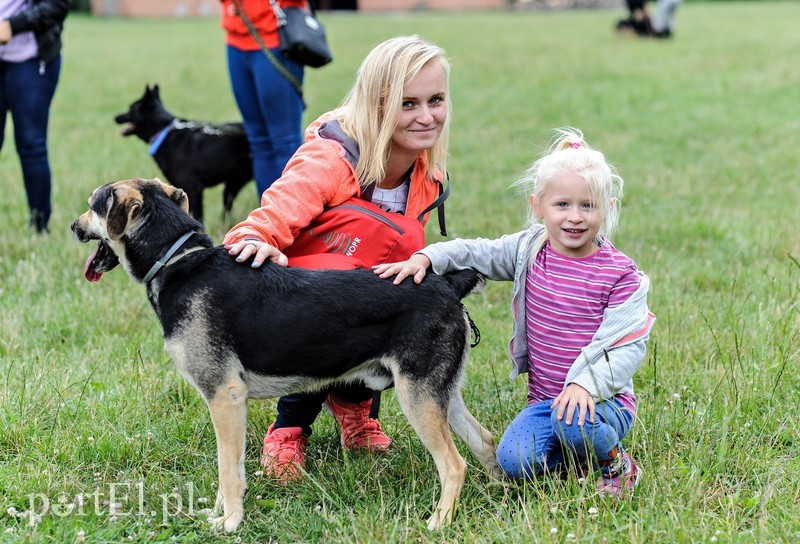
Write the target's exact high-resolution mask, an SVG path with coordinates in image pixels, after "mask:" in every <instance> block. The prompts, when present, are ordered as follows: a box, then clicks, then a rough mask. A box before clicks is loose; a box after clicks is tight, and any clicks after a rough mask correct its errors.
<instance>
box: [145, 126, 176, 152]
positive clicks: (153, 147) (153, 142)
mask: <svg viewBox="0 0 800 544" xmlns="http://www.w3.org/2000/svg"><path fill="white" fill-rule="evenodd" d="M173 128H175V121H174V120H173V121H172V122H171V123H170V124H168V125H167V126H166V127H164V128H163V129H161V132H159V133H158V134H156V135H155V136H153V137H152V138H151V139H150V147H149V148H148V150H147V152H148V153H150V154H151V155H155V154H156V152H158V148H159V147H161V144H163V143H164V140H166V139H167V135H168V134H169V133H170V132H171V131H172V129H173Z"/></svg>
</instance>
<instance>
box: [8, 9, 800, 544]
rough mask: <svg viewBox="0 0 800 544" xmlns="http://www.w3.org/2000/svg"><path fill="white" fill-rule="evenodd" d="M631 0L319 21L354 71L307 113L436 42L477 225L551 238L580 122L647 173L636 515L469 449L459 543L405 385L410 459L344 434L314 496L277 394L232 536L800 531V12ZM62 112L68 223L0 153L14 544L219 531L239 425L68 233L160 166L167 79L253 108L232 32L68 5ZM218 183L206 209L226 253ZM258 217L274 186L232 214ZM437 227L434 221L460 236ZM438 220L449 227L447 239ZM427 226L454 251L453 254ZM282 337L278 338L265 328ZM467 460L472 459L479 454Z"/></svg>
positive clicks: (473, 399) (55, 145)
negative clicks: (627, 14) (550, 193)
mask: <svg viewBox="0 0 800 544" xmlns="http://www.w3.org/2000/svg"><path fill="white" fill-rule="evenodd" d="M622 14H623V10H622V8H620V9H619V10H609V11H582V12H524V13H464V14H440V13H427V14H426V13H413V14H403V15H363V16H359V15H355V14H338V13H337V14H330V13H325V14H323V15H322V18H323V21H324V22H325V24H326V27H327V29H328V34H329V37H330V42H331V45H332V48H333V50H334V52H335V56H336V59H335V61H334V63H333V64H331V65H330V66H328V67H325V68H323V69H321V70H317V71H308V73H307V85H306V93H307V101H308V110H307V120H309V121H310V120H312V119H313V118H314V117H315V116H316V115H317V114H319V113H321V112H323V111H326V110H328V109H330V108H332V107H333V106H335V105H336V104H337V103H338V101H339V100H340V98H341V97H342V96H343V94H344V93H345V92H346V90H347V89H348V88H349V86H350V85H351V83H352V80H353V77H354V72H355V69H356V68H357V66H358V64H359V63H360V61H361V59H362V58H363V56H364V55H365V54H366V52H367V51H368V50H369V49H370V48H371V47H372V46H373V45H374V44H375V43H377V42H378V41H381V40H383V39H385V38H387V37H390V36H392V35H397V34H409V33H420V34H421V35H423V36H425V37H426V38H428V39H430V40H433V41H435V42H437V43H439V44H440V45H442V46H443V47H444V48H445V49H446V50H447V51H448V54H449V55H450V57H451V59H452V65H453V72H452V100H453V104H454V106H453V110H454V118H453V131H452V138H451V156H450V162H449V168H450V174H451V177H452V180H453V186H454V192H453V195H452V197H451V198H450V200H449V201H448V204H447V212H448V223H449V227H450V229H451V231H452V232H451V235H453V236H479V235H480V236H492V237H493V236H497V235H500V234H502V233H505V232H512V231H514V230H517V229H518V228H520V227H521V226H522V225H523V223H524V215H525V205H526V198H525V197H524V195H519V194H516V193H515V192H514V191H512V190H509V188H508V187H509V185H510V184H511V183H512V182H513V181H514V180H515V179H516V177H517V176H518V175H519V174H520V173H521V172H522V170H523V169H524V168H525V166H526V165H527V164H528V163H529V162H530V161H532V160H533V159H535V158H536V157H537V156H538V155H539V153H540V152H541V149H542V147H543V146H544V145H545V144H546V142H547V141H548V139H549V138H550V136H551V131H552V129H553V128H555V127H559V126H565V125H570V126H576V127H579V128H581V129H582V130H583V131H584V132H585V134H586V137H587V139H588V141H589V142H590V143H592V144H593V145H595V146H596V147H598V148H600V149H601V150H603V151H604V152H605V153H606V155H607V157H608V158H609V159H610V160H611V161H612V162H613V163H614V164H615V165H616V166H617V168H618V170H619V171H620V173H621V174H622V176H623V177H624V178H625V180H626V182H627V183H626V191H625V198H624V200H623V211H622V217H621V228H620V231H619V234H618V236H617V237H616V239H615V243H616V245H617V246H618V247H619V248H621V249H622V250H623V251H625V252H626V253H627V254H628V255H630V256H632V257H633V258H634V259H636V261H637V262H638V263H639V266H640V267H641V268H642V269H643V270H645V271H646V272H647V273H648V274H649V275H650V277H651V279H652V283H653V288H652V291H651V294H650V304H651V307H652V310H653V311H654V312H655V314H656V315H657V316H658V322H657V323H656V326H655V330H654V334H653V336H652V339H651V342H650V345H649V349H648V356H647V360H646V362H645V364H644V366H643V367H642V370H641V371H640V372H639V374H638V375H637V377H636V382H635V383H636V387H637V394H638V396H639V399H640V400H639V407H640V408H639V412H638V421H637V423H636V425H635V427H634V430H633V432H632V434H631V435H630V436H629V438H627V439H626V445H627V447H628V449H629V450H630V451H631V452H632V453H633V455H634V456H635V457H636V459H637V460H638V461H639V462H640V464H641V465H642V466H643V467H644V470H645V473H644V478H643V480H642V483H641V485H640V487H639V488H638V490H637V494H636V497H635V498H634V499H633V500H631V501H629V502H622V503H615V502H613V501H604V500H602V499H599V498H598V497H597V496H596V495H595V494H594V490H593V487H592V485H589V484H588V483H586V482H580V481H578V480H576V479H569V480H567V481H552V480H538V481H531V482H526V483H519V484H514V483H507V484H503V485H487V484H488V482H487V478H486V476H485V474H484V473H483V472H482V470H481V469H480V468H479V466H478V465H477V463H476V461H475V459H474V458H472V457H471V456H469V454H468V453H467V452H466V450H465V449H464V448H462V449H464V454H465V456H466V458H467V460H468V463H469V464H470V472H469V475H468V480H467V484H466V487H465V490H464V493H463V495H462V501H461V504H460V507H459V510H458V514H457V517H456V520H455V522H454V524H453V525H452V527H451V528H448V529H445V530H443V531H441V532H440V533H436V534H431V533H429V532H428V531H427V529H426V528H425V523H424V520H425V519H426V518H427V516H428V515H429V513H430V510H431V507H432V505H433V501H434V498H435V497H436V495H437V494H438V491H439V490H438V484H436V478H435V468H434V466H433V464H432V462H431V460H430V457H429V455H428V454H427V452H426V451H425V449H424V448H423V447H422V445H421V444H420V442H419V441H418V439H417V438H416V437H415V436H414V433H413V431H412V430H411V429H410V428H409V427H408V425H407V424H406V422H405V420H404V418H403V417H402V414H401V413H400V411H399V409H398V407H397V403H396V402H395V400H394V398H393V395H392V394H391V393H389V394H387V395H385V399H386V400H385V403H384V408H383V412H382V421H383V423H384V427H385V428H386V429H387V431H388V433H389V434H390V435H391V436H392V437H394V439H395V447H394V449H393V452H392V453H391V455H389V456H388V457H386V458H380V459H376V458H372V457H369V456H352V455H346V454H344V453H343V452H342V450H341V448H340V446H339V443H338V435H337V431H336V427H335V424H334V422H333V420H332V418H330V417H329V416H327V415H324V416H322V417H320V419H319V420H318V422H317V424H316V425H315V433H314V435H313V437H312V439H311V444H310V447H309V471H310V474H309V477H308V478H307V479H306V480H305V481H304V482H302V483H300V484H297V485H292V486H289V487H280V486H277V485H275V484H273V483H270V482H269V481H266V480H264V479H263V478H259V477H258V475H257V474H256V473H257V471H258V470H259V464H258V459H259V455H260V446H261V439H262V437H263V433H264V431H265V429H266V426H267V425H268V424H269V422H270V421H272V418H273V417H274V406H275V404H274V401H263V402H262V401H258V402H252V403H251V409H250V416H249V426H248V442H247V447H248V449H247V465H246V466H247V472H248V477H249V482H250V488H249V491H248V494H247V497H246V504H245V507H246V517H245V521H244V523H243V525H242V526H241V528H240V530H239V532H238V533H237V534H236V535H223V536H219V537H218V538H219V541H221V542H261V543H267V542H324V543H343V544H344V543H347V544H350V543H365V544H366V543H372V542H448V543H449V542H459V543H460V542H475V543H483V542H496V543H506V542H508V543H529V542H609V543H611V542H619V541H627V542H659V543H660V542H796V541H797V540H798V539H800V521H798V515H797V506H796V503H797V501H798V497H799V496H800V478H798V475H799V474H800V455H799V454H800V431H798V427H797V424H796V419H795V418H796V412H795V411H796V410H797V408H798V406H799V405H800V393H799V392H800V378H798V375H799V373H798V359H800V315H799V314H798V300H799V298H798V295H799V294H800V261H798V259H800V227H799V226H798V217H800V215H798V212H797V209H798V204H799V203H800V183H798V173H799V172H800V154H799V153H798V151H797V150H798V147H800V100H798V91H797V89H798V88H800V63H798V62H797V59H798V51H800V33H799V32H798V31H797V21H798V20H800V4H798V3H796V2H775V3H773V2H757V3H756V2H733V3H723V2H719V3H709V4H704V3H690V4H686V5H684V6H682V7H681V9H680V13H679V15H678V27H677V33H676V37H675V39H674V40H670V41H658V42H656V41H639V40H635V39H631V38H627V37H621V36H616V35H614V33H613V32H612V25H613V22H614V20H615V19H616V18H618V17H620V16H622ZM64 41H65V50H64V62H63V72H62V78H61V82H60V85H59V89H58V92H57V95H56V99H55V104H54V107H53V111H52V119H51V135H50V158H51V166H52V169H53V172H54V197H53V201H54V208H55V212H54V215H53V219H52V221H51V225H50V228H51V233H50V234H49V235H48V236H37V235H35V234H33V233H32V232H31V231H30V230H29V229H28V228H27V224H26V223H27V210H26V205H25V196H24V191H23V189H22V182H21V176H20V172H19V166H18V162H17V158H16V155H15V152H14V148H13V138H12V132H11V127H10V123H8V125H9V126H7V127H6V142H5V148H4V149H3V152H2V155H0V183H2V190H3V192H4V193H5V195H6V196H5V197H4V198H3V199H2V201H0V216H1V217H2V218H3V222H2V226H1V227H0V357H1V358H2V366H0V428H1V429H2V432H0V507H1V508H2V509H1V510H0V531H4V533H2V534H0V541H2V542H33V543H39V542H58V543H62V542H76V541H86V542H151V541H156V540H167V541H180V542H206V541H209V540H210V539H211V538H212V537H213V536H214V535H213V534H212V533H211V532H210V531H209V529H208V527H207V524H206V522H205V516H204V515H203V510H204V509H206V508H209V507H210V506H211V504H212V503H213V500H214V497H215V495H216V488H215V485H216V483H215V482H216V450H215V444H214V433H213V429H212V427H211V424H210V421H209V417H208V414H207V411H206V408H205V406H204V404H203V402H202V400H201V398H200V396H199V395H198V394H197V393H196V392H195V391H194V389H193V388H192V387H191V386H190V385H188V384H187V383H185V382H184V381H183V380H182V378H181V377H180V376H179V375H178V373H177V372H176V370H175V369H174V367H173V364H172V363H171V361H170V360H169V358H168V357H167V355H166V353H165V352H164V350H163V346H162V337H161V331H160V327H159V325H158V322H157V320H156V318H155V316H154V315H153V313H152V311H151V309H150V307H149V304H148V302H147V300H146V297H145V295H144V290H143V288H142V286H140V285H138V284H135V283H133V282H132V281H130V280H129V279H128V277H127V276H126V275H125V273H124V271H123V270H122V269H119V270H117V271H115V272H114V273H111V274H107V275H105V276H104V278H103V280H102V282H100V283H99V284H89V283H88V282H86V281H85V280H84V279H83V277H82V270H83V264H84V261H85V259H86V257H87V255H88V249H87V247H86V246H81V245H80V244H78V243H77V242H76V241H75V240H74V239H73V237H72V235H71V233H70V231H69V228H68V227H69V224H70V222H71V221H72V220H73V219H74V218H75V217H77V216H78V215H79V214H80V213H82V211H83V210H84V209H85V203H86V199H87V197H88V196H89V194H90V193H91V191H92V189H94V188H95V187H97V186H98V185H100V184H102V183H105V182H108V181H113V180H117V179H124V178H129V177H137V176H138V177H153V176H157V175H159V174H160V173H159V172H158V170H157V168H156V165H155V163H154V162H153V161H152V160H151V158H150V157H149V156H148V155H147V151H146V145H145V144H144V143H143V142H140V141H138V140H134V139H123V138H122V137H120V136H119V127H117V126H116V125H114V123H113V116H114V114H116V113H118V112H120V111H122V110H124V109H125V108H126V107H127V105H128V103H129V102H131V101H132V100H133V99H135V98H137V97H138V96H139V95H140V94H141V92H142V90H143V89H144V85H145V84H146V83H156V82H157V83H159V84H160V85H161V95H162V98H163V99H164V100H165V102H166V104H167V107H168V108H169V109H170V110H171V111H173V112H174V113H176V114H179V115H181V116H184V117H188V118H192V119H204V120H214V121H224V120H235V119H237V118H238V117H239V116H238V111H237V110H236V107H235V104H234V103H233V99H232V96H231V92H230V88H229V84H228V80H227V74H226V69H225V59H224V50H223V45H222V31H221V29H220V28H219V27H218V22H217V21H216V20H190V21H141V20H99V19H91V18H88V17H81V16H71V17H70V19H68V21H67V29H66V33H65V36H64ZM220 201H221V190H219V188H216V189H213V190H210V191H207V194H206V205H207V208H206V217H207V228H208V230H209V232H210V233H211V234H212V236H213V237H214V238H215V240H217V241H220V240H221V238H222V236H223V235H224V233H225V232H226V230H227V228H228V225H224V224H222V220H221V203H220ZM255 204H256V195H255V190H254V188H253V187H252V186H249V187H248V188H247V189H245V191H244V192H243V193H242V194H241V195H240V197H239V198H238V200H237V202H236V204H235V208H234V217H237V218H240V217H243V216H244V215H245V214H246V213H247V212H248V211H249V210H250V209H251V208H252V207H253V206H254V205H255ZM433 223H435V221H434V222H433ZM431 226H432V227H433V226H435V225H431ZM434 230H435V229H434V228H430V229H429V231H430V236H429V241H436V240H438V239H440V238H441V237H440V236H439V235H438V234H437V233H436V232H435V231H434ZM509 296H510V286H509V285H505V284H492V285H490V286H489V287H488V288H487V290H486V292H485V294H484V295H480V296H476V297H472V298H471V299H469V300H468V304H467V305H468V307H469V309H470V312H471V314H472V316H473V318H474V319H475V321H476V322H477V323H478V325H479V326H480V328H481V332H482V336H483V341H482V343H481V344H480V346H479V347H477V348H476V349H474V350H473V352H472V356H471V362H470V367H469V372H468V379H467V382H466V384H465V392H464V395H465V399H466V401H467V404H468V405H469V406H470V407H471V409H472V411H473V413H474V414H475V415H476V416H477V417H478V418H479V419H480V420H481V421H482V422H483V423H484V424H485V425H486V426H487V427H488V428H489V429H491V430H492V432H493V433H495V436H496V437H498V438H499V436H500V435H501V434H502V432H503V430H504V428H505V426H506V425H507V424H508V423H509V422H510V420H511V419H512V418H513V416H514V415H515V414H516V413H517V411H518V410H519V409H521V407H522V406H523V404H524V402H525V383H524V380H522V379H520V380H517V381H516V382H510V381H509V380H508V379H507V377H506V376H507V374H508V372H509V370H510V366H509V361H508V356H507V353H506V347H505V346H506V343H507V340H508V336H509V334H510V331H511V317H510V312H509ZM267 333H268V331H265V344H266V342H267V340H266V338H268V334H267ZM459 446H460V447H462V446H463V445H462V444H459Z"/></svg>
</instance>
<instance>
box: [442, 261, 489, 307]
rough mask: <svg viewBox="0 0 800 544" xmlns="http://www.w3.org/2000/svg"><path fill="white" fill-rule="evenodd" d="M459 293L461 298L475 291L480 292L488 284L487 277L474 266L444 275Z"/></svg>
mask: <svg viewBox="0 0 800 544" xmlns="http://www.w3.org/2000/svg"><path fill="white" fill-rule="evenodd" d="M442 277H443V278H444V279H446V280H447V283H449V284H450V287H452V288H453V291H455V292H456V295H458V298H459V300H461V299H462V298H464V297H465V296H467V295H471V294H473V293H480V292H482V291H483V287H484V286H485V285H486V277H485V276H484V275H483V274H481V273H480V272H478V271H477V270H473V269H472V268H467V269H465V270H459V271H457V272H450V273H448V274H445V275H444V276H442Z"/></svg>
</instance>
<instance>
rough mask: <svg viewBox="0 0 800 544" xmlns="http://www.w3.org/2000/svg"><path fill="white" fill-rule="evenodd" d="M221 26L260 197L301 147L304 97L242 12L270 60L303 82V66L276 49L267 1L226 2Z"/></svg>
mask: <svg viewBox="0 0 800 544" xmlns="http://www.w3.org/2000/svg"><path fill="white" fill-rule="evenodd" d="M279 3H280V5H281V6H283V7H307V6H308V4H307V2H306V0H280V2H279ZM222 8H223V9H222V28H223V29H225V43H226V51H227V58H228V75H229V77H230V81H231V89H232V90H233V96H234V98H235V100H236V105H237V106H238V107H239V112H240V113H241V114H242V121H243V123H244V128H245V131H246V132H247V140H248V142H249V143H250V152H251V154H252V156H253V172H254V176H255V178H256V189H257V190H258V194H259V196H260V195H261V193H263V192H264V191H265V190H266V189H267V188H268V187H269V186H270V185H271V184H272V182H274V181H275V180H276V179H278V178H279V177H280V176H281V172H282V171H283V168H284V166H286V162H287V161H288V160H289V158H290V157H291V156H292V154H293V153H294V152H295V151H297V148H298V147H300V144H302V143H303V124H302V123H303V99H302V98H301V96H300V94H299V93H298V91H297V89H295V88H294V87H293V86H292V85H291V84H290V83H289V81H288V80H287V79H286V77H284V75H283V74H281V73H280V72H279V71H278V69H277V68H276V67H275V66H274V65H273V64H272V62H271V61H270V59H268V58H267V56H266V55H265V54H264V51H263V50H262V49H261V45H260V44H259V43H258V41H256V39H255V37H254V36H253V35H252V34H251V33H250V31H249V30H248V28H247V25H246V24H245V22H244V20H243V19H242V17H241V16H240V14H239V11H240V10H243V11H244V12H245V13H246V15H247V18H248V19H249V20H250V21H251V22H252V23H253V25H254V27H255V28H256V29H257V31H258V35H259V36H260V38H261V41H262V42H263V43H264V45H265V46H266V47H267V48H269V50H270V51H272V56H273V57H274V58H275V60H276V61H277V62H279V63H280V64H281V65H282V66H283V67H285V68H286V70H288V71H289V73H290V74H292V75H293V76H294V77H295V78H296V79H297V80H298V81H299V82H300V83H301V84H302V82H303V76H304V70H303V65H302V64H300V63H298V62H295V61H293V60H289V59H287V58H285V57H284V56H283V55H281V53H280V51H279V50H278V46H279V45H280V40H279V38H278V21H277V19H276V18H275V13H274V12H273V11H272V7H271V6H270V3H269V0H222Z"/></svg>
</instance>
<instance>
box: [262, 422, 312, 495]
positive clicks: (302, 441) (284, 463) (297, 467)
mask: <svg viewBox="0 0 800 544" xmlns="http://www.w3.org/2000/svg"><path fill="white" fill-rule="evenodd" d="M274 427H275V424H274V423H273V424H272V425H270V426H269V429H268V430H267V436H265V437H264V450H263V453H262V455H261V465H262V466H263V467H264V474H265V475H266V476H267V477H269V478H274V479H276V480H278V481H280V482H281V483H282V484H286V483H288V482H290V481H294V480H299V479H301V478H302V477H303V473H304V472H305V469H306V445H307V444H308V437H307V436H305V435H304V434H303V431H302V429H301V428H300V427H283V428H281V429H275V428H274Z"/></svg>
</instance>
